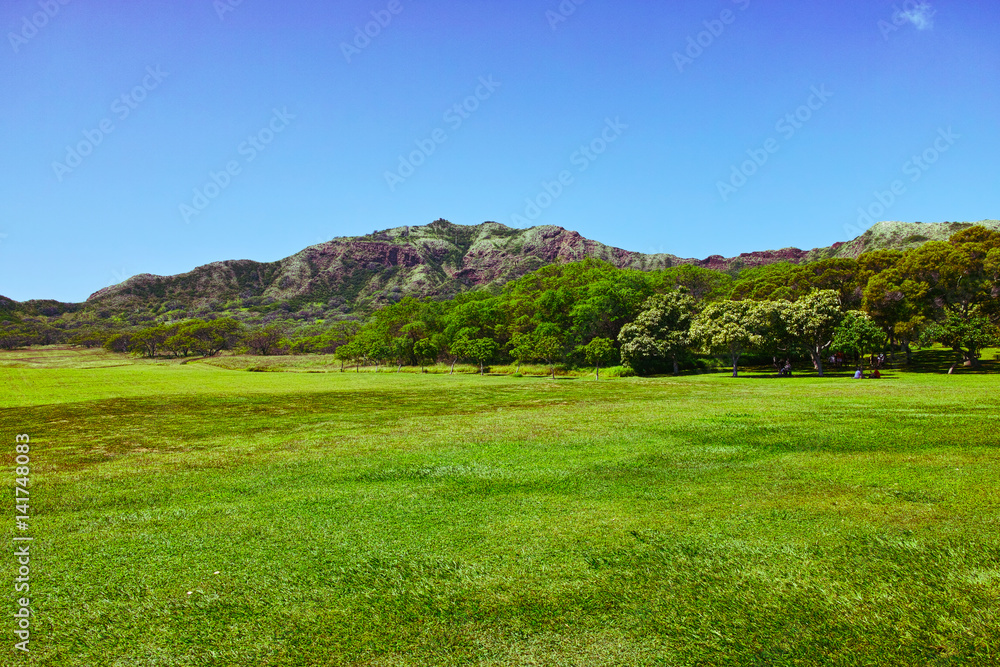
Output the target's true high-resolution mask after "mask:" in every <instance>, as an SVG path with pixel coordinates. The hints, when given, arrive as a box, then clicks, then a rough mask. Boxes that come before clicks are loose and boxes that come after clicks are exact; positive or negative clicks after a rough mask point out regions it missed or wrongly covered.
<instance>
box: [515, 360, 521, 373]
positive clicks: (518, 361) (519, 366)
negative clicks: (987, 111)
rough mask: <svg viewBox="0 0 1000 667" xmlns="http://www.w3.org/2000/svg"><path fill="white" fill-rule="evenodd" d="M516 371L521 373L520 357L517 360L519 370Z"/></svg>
mask: <svg viewBox="0 0 1000 667" xmlns="http://www.w3.org/2000/svg"><path fill="white" fill-rule="evenodd" d="M514 372H515V373H520V372H521V360H520V359H518V360H517V370H516V371H514Z"/></svg>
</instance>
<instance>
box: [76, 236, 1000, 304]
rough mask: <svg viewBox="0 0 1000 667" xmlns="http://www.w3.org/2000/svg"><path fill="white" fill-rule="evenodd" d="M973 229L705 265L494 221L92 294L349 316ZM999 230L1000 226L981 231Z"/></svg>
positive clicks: (819, 254) (855, 250)
mask: <svg viewBox="0 0 1000 667" xmlns="http://www.w3.org/2000/svg"><path fill="white" fill-rule="evenodd" d="M971 224H972V223H936V224H921V223H902V222H881V223H878V224H877V225H875V226H874V227H872V228H871V229H870V230H868V231H867V232H865V234H863V235H862V236H860V237H858V238H856V239H854V240H852V241H850V242H847V243H838V244H834V245H833V246H831V247H829V248H817V249H813V250H809V251H805V250H800V249H798V248H785V249H783V250H776V251H775V250H769V251H763V252H752V253H744V254H742V255H740V256H739V257H731V258H725V257H721V256H718V255H714V256H712V257H709V258H707V259H704V260H696V259H683V258H680V257H677V256H675V255H669V254H656V255H646V254H642V253H636V252H630V251H627V250H622V249H620V248H613V247H611V246H607V245H604V244H602V243H598V242H596V241H591V240H588V239H585V238H583V237H582V236H580V235H579V234H578V233H576V232H573V231H568V230H566V229H563V228H562V227H553V226H541V227H532V228H530V229H524V230H521V229H513V228H511V227H507V226H505V225H502V224H499V223H495V222H487V223H483V224H481V225H474V226H463V225H454V224H452V223H450V222H448V221H445V220H438V221H436V222H434V223H432V224H430V225H426V226H421V227H397V228H394V229H389V230H385V231H382V232H374V233H373V234H370V235H367V236H360V237H347V238H338V239H333V240H332V241H329V242H327V243H322V244H319V245H315V246H311V247H309V248H306V249H305V250H302V251H301V252H299V253H296V254H295V255H292V256H291V257H287V258H285V259H283V260H280V261H277V262H269V263H262V262H254V261H250V260H237V261H226V262H215V263H212V264H207V265H205V266H202V267H198V268H196V269H194V270H193V271H191V272H189V273H185V274H181V275H177V276H166V277H164V276H153V275H149V274H144V275H139V276H134V277H132V278H130V279H129V280H127V281H125V282H124V283H121V284H119V285H114V286H112V287H109V288H106V289H103V290H101V291H99V292H96V293H95V294H93V295H91V297H90V298H89V299H88V304H89V305H94V306H100V307H104V308H111V309H114V310H123V309H128V308H135V307H148V306H150V305H151V304H157V305H159V306H161V307H165V308H166V309H167V310H174V309H184V310H188V309H208V310H218V309H220V308H222V307H224V306H225V305H226V304H227V303H232V302H235V301H237V300H240V301H241V302H244V303H249V304H250V305H257V304H259V303H274V302H284V303H287V304H288V308H298V307H302V306H305V305H307V304H316V303H318V304H323V305H324V306H326V307H335V308H340V309H341V310H342V311H343V312H349V311H351V310H355V309H360V310H364V309H367V308H370V307H377V306H379V305H384V304H385V303H391V302H394V301H398V300H399V299H400V298H402V297H404V296H437V297H450V296H454V295H455V294H457V293H459V292H463V291H466V290H469V289H472V288H476V287H490V286H500V285H503V284H504V283H507V282H509V281H511V280H513V279H515V278H518V277H520V276H522V275H524V274H526V273H529V272H531V271H534V270H536V269H538V268H540V267H542V266H545V265H548V264H553V263H562V262H571V261H578V260H582V259H585V258H588V257H593V258H598V259H601V260H604V261H607V262H609V263H611V264H613V265H615V266H617V267H620V268H632V269H638V270H644V271H650V270H656V269H663V268H667V267H670V266H675V265H678V264H694V265H698V266H703V267H707V268H711V269H716V270H720V271H737V270H739V269H742V268H745V267H751V266H760V265H763V264H772V263H775V262H781V261H788V262H793V263H801V262H808V261H816V260H820V259H826V258H829V257H857V256H858V255H860V254H862V253H863V252H868V251H871V250H876V249H883V248H890V249H900V250H905V249H906V248H909V247H915V246H917V245H920V244H922V243H925V242H926V241H928V240H946V239H947V238H948V237H949V236H950V235H951V234H954V233H955V232H957V231H960V230H962V229H965V228H967V227H969V226H971ZM976 224H983V225H985V226H988V227H990V228H992V229H997V230H1000V222H997V221H984V222H981V223H976Z"/></svg>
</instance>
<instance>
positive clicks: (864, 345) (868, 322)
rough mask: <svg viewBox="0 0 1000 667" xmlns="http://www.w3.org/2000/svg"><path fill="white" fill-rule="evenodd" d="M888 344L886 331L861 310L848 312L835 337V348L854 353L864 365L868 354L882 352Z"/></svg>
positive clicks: (835, 332)
mask: <svg viewBox="0 0 1000 667" xmlns="http://www.w3.org/2000/svg"><path fill="white" fill-rule="evenodd" d="M888 343H889V337H888V336H886V334H885V331H883V330H882V329H881V328H880V327H879V326H878V325H877V324H876V323H875V321H874V320H873V319H872V318H871V317H869V316H868V315H867V314H865V313H863V312H861V311H859V310H851V311H848V313H847V314H846V315H844V320H843V321H842V322H841V323H840V326H838V327H837V329H836V331H834V336H833V347H834V348H837V349H841V350H849V351H851V352H853V353H854V354H855V356H857V357H858V358H860V359H861V364H862V365H864V358H865V355H866V354H868V353H870V352H875V351H877V350H882V349H884V348H885V346H886V345H887V344H888Z"/></svg>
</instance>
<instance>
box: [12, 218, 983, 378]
mask: <svg viewBox="0 0 1000 667" xmlns="http://www.w3.org/2000/svg"><path fill="white" fill-rule="evenodd" d="M10 324H11V323H9V322H5V323H0V340H2V337H3V326H4V325H10ZM998 324H1000V233H998V232H994V231H991V230H988V229H986V228H984V227H979V226H976V227H970V228H968V229H965V230H963V231H961V232H959V233H957V234H955V235H953V236H952V237H951V238H950V239H949V240H948V241H946V242H945V241H932V242H928V243H926V244H924V245H922V246H920V247H918V248H914V249H912V250H908V251H906V252H899V251H892V250H879V251H874V252H870V253H866V254H863V255H861V256H860V257H858V258H857V259H848V258H834V259H826V260H822V261H818V262H813V263H809V264H804V265H795V264H788V263H781V264H772V265H768V266H762V267H756V268H750V269H745V270H743V271H741V272H740V273H739V275H738V276H736V277H735V278H734V277H732V276H730V275H728V274H725V273H721V272H717V271H712V270H709V269H705V268H701V267H697V266H691V265H682V266H677V267H672V268H669V269H666V270H662V271H655V272H642V271H637V270H630V269H618V268H616V267H614V266H613V265H611V264H608V263H606V262H602V261H600V260H595V259H588V260H585V261H582V262H576V263H570V264H562V265H551V266H546V267H543V268H541V269H539V270H537V271H535V272H533V273H530V274H528V275H525V276H523V277H521V278H519V279H517V280H515V281H512V282H511V283H509V284H507V285H506V286H505V287H504V288H502V289H498V290H495V291H486V290H478V291H471V292H467V293H463V294H460V295H458V296H457V297H455V298H452V299H450V300H435V299H432V298H423V299H416V298H410V297H408V298H404V299H402V300H401V301H399V302H398V303H395V304H393V305H390V306H387V307H385V308H382V309H380V310H378V311H376V312H374V313H373V314H372V315H371V316H370V317H369V318H368V319H367V321H365V322H364V323H361V322H351V321H348V322H338V323H335V324H333V325H330V326H326V327H324V328H323V329H322V330H321V331H320V332H318V333H311V334H310V335H302V334H301V333H300V334H296V333H294V332H289V331H288V330H287V328H285V327H284V326H283V325H282V324H280V323H275V324H270V325H267V326H257V327H246V326H245V325H243V324H241V323H240V322H238V321H237V320H234V319H232V318H218V319H214V320H213V319H200V320H188V321H185V322H175V323H160V324H156V325H154V326H147V327H144V328H138V329H134V330H129V331H109V330H88V331H83V332H78V333H77V334H76V335H75V336H74V337H73V338H72V339H71V340H70V342H72V343H74V344H80V345H91V346H94V345H103V346H104V347H106V348H107V349H109V350H113V351H116V352H129V353H133V354H140V355H145V356H150V357H152V356H159V355H173V356H188V355H191V354H198V355H203V356H213V355H215V354H218V353H219V352H221V351H223V350H233V351H242V352H247V353H251V354H258V355H270V354H307V353H308V354H332V355H334V356H335V358H336V359H337V360H339V361H340V363H341V369H342V370H343V369H345V368H346V367H354V368H355V369H360V367H361V366H362V365H374V366H375V367H376V369H378V368H380V367H382V366H388V365H393V366H395V367H396V368H397V370H398V369H400V368H402V367H403V366H415V367H416V366H419V367H424V366H427V365H432V364H438V363H445V364H447V365H449V366H450V367H451V372H454V368H455V365H456V364H457V363H459V362H462V363H471V364H474V365H475V366H476V367H477V369H478V370H479V372H480V373H484V372H485V370H486V368H487V367H488V366H489V365H490V364H493V363H498V362H503V363H511V364H514V363H516V364H517V366H518V370H520V366H521V365H522V364H527V363H532V362H536V363H542V364H545V365H546V366H547V367H549V368H550V370H551V372H552V373H553V375H554V373H555V369H556V367H557V366H559V365H573V366H578V367H581V366H590V367H594V368H596V369H597V372H598V373H600V368H602V367H606V366H609V365H618V364H622V365H624V366H626V367H628V368H630V369H632V370H633V371H634V372H636V373H638V374H643V375H645V374H656V373H675V374H676V373H678V372H680V371H681V370H682V369H683V368H690V367H692V366H693V365H694V364H695V363H696V359H697V357H696V355H699V354H702V355H704V354H708V355H712V356H714V357H721V358H724V359H725V360H726V362H727V365H730V366H731V368H732V372H733V374H734V375H736V374H737V373H738V372H739V367H740V364H741V361H743V360H744V359H745V357H746V355H753V356H754V358H755V360H760V359H766V360H767V361H768V362H770V363H773V364H774V365H775V366H776V367H779V368H780V367H783V366H786V365H790V364H791V363H792V362H793V361H795V360H798V359H808V360H809V361H811V363H812V365H813V367H814V368H815V370H816V372H817V373H819V374H820V375H822V374H823V372H824V359H825V358H826V357H827V355H828V354H829V353H830V352H831V351H833V350H838V351H841V352H846V353H849V354H850V355H851V356H852V357H853V358H854V359H856V360H857V359H860V358H862V357H863V356H864V355H866V354H869V353H874V352H883V351H889V352H898V353H900V354H901V355H906V358H907V360H909V355H910V353H911V350H912V347H913V346H915V345H921V346H924V345H929V344H932V343H939V344H942V345H944V346H945V347H947V348H949V349H951V350H953V352H954V354H955V360H954V364H953V365H952V367H951V369H950V370H952V371H953V370H954V369H955V367H956V366H957V365H958V364H962V363H965V364H967V365H969V366H973V367H975V366H978V365H979V364H980V356H981V351H982V350H983V349H984V348H986V347H989V346H992V345H996V344H998V338H1000V330H998Z"/></svg>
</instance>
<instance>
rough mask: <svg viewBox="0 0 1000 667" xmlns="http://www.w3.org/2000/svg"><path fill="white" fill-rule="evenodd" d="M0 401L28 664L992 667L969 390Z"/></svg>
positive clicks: (350, 390)
mask: <svg viewBox="0 0 1000 667" xmlns="http://www.w3.org/2000/svg"><path fill="white" fill-rule="evenodd" d="M0 356H2V355H0ZM70 365H72V364H70ZM0 382H2V385H0V386H3V390H2V391H0V433H3V434H5V435H3V439H4V440H5V441H6V442H7V444H6V445H3V447H4V449H3V452H4V457H5V460H6V461H7V462H8V463H11V464H12V462H13V453H14V452H13V443H14V434H16V433H29V434H30V435H31V437H32V452H31V458H32V480H33V486H32V488H31V500H32V534H33V535H34V536H35V538H36V541H35V542H34V543H33V545H32V553H33V558H32V562H31V566H32V574H31V576H32V582H31V584H32V591H31V597H32V600H33V605H34V609H35V612H36V616H35V617H34V618H33V634H32V642H31V647H32V653H31V658H30V661H29V662H28V664H33V665H59V666H76V665H80V666H83V665H87V666H91V665H122V666H125V665H128V666H134V665H259V666H264V665H465V664H469V665H873V666H875V665H878V666H883V665H995V664H998V662H1000V493H998V489H1000V465H998V464H1000V450H998V445H1000V393H998V389H1000V376H997V375H972V374H969V375H956V376H951V377H948V376H944V375H938V374H931V373H910V374H907V373H895V372H893V373H889V374H888V377H887V378H886V379H885V380H882V381H864V382H855V381H852V380H848V379H844V378H839V377H831V378H824V379H819V378H815V377H808V376H797V377H794V378H791V379H782V380H777V379H764V378H741V379H735V380H734V379H732V378H727V377H725V376H723V375H701V376H692V377H681V378H658V379H614V380H607V381H601V382H594V381H593V380H592V379H567V380H556V381H552V380H548V379H545V378H507V377H489V376H487V377H479V376H474V375H456V376H421V375H414V374H395V373H381V374H373V373H370V374H364V373H362V374H354V373H344V374H340V373H330V374H306V373H248V372H245V371H244V372H238V371H230V370H224V369H220V368H215V367H211V366H208V365H206V364H202V363H192V364H187V365H179V364H176V363H170V364H161V365H157V364H135V365H123V366H119V367H112V368H85V367H77V368H64V369H53V368H25V367H14V368H11V367H6V368H0ZM5 469H6V470H7V471H8V473H6V474H5V477H4V479H3V480H2V484H3V488H4V493H5V495H6V496H7V497H8V498H9V499H11V502H9V504H8V512H9V516H10V519H9V521H8V525H9V526H10V525H11V524H12V521H13V514H14V509H13V501H12V499H13V495H14V493H13V476H14V475H13V471H12V468H11V467H9V466H8V467H5ZM14 570H15V567H14V562H13V559H12V557H10V556H9V555H8V556H5V557H0V577H2V579H0V580H2V581H6V582H12V581H13V577H14V576H15V575H14ZM216 573H217V574H216ZM5 588H7V590H8V591H9V592H8V593H7V600H8V602H7V605H6V608H7V609H9V610H11V613H12V610H13V608H14V598H15V597H16V596H15V594H14V593H13V592H12V591H11V588H12V586H10V585H6V584H5ZM4 616H6V617H7V618H8V620H7V621H3V623H4V624H10V626H11V627H9V628H0V631H2V632H3V634H5V635H7V636H8V641H10V642H11V643H12V641H13V640H12V639H10V638H12V637H13V634H12V632H10V630H12V629H13V627H12V624H11V620H10V619H11V617H10V615H9V613H8V612H5V613H4ZM8 650H9V647H8V648H5V649H4V651H5V652H7V651H8ZM7 656H8V657H5V658H3V660H4V661H6V660H8V659H9V658H10V656H11V653H7ZM15 657H16V656H15ZM3 664H8V663H6V662H3ZM13 664H24V661H19V662H18V663H13Z"/></svg>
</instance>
